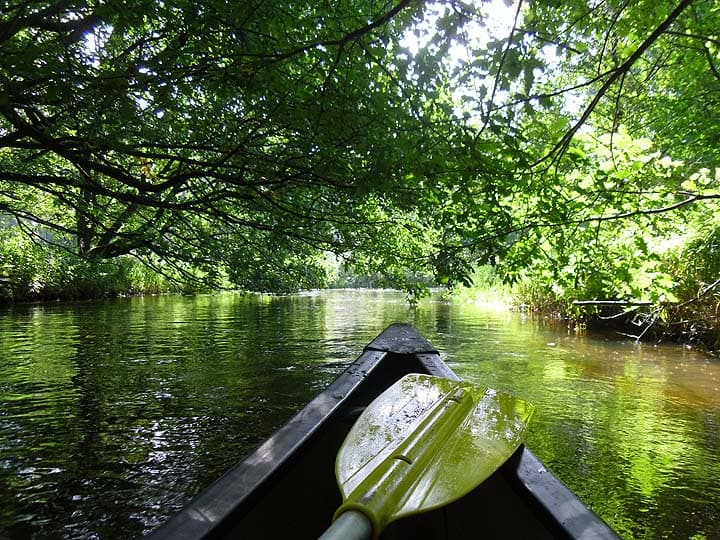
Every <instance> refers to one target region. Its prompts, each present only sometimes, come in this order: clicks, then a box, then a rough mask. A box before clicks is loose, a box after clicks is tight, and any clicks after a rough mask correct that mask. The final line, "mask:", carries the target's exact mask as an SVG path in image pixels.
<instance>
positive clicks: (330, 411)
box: [151, 324, 617, 540]
mask: <svg viewBox="0 0 720 540" xmlns="http://www.w3.org/2000/svg"><path fill="white" fill-rule="evenodd" d="M407 373H426V374H429V375H436V376H440V377H446V378H450V379H457V378H458V377H457V376H456V375H455V373H453V372H452V370H451V369H450V368H449V367H448V366H447V365H446V364H445V363H444V362H443V361H442V360H441V358H440V355H439V354H438V352H437V351H436V350H435V349H434V347H433V346H432V345H431V344H430V342H428V341H427V340H426V339H425V338H424V337H422V336H421V335H420V334H419V333H418V332H417V331H416V330H415V329H414V328H413V327H411V326H409V325H404V324H396V325H391V326H390V327H389V328H388V329H387V330H386V331H385V332H383V333H382V334H380V335H379V336H378V337H377V338H376V339H375V340H373V342H372V343H370V344H369V345H368V346H367V347H366V348H365V350H364V352H363V353H362V354H361V355H360V357H359V358H358V359H357V360H356V361H355V362H353V363H352V364H351V365H350V367H348V369H347V370H346V371H345V372H344V373H342V374H341V375H340V376H339V377H338V378H337V379H336V380H335V381H334V382H333V383H332V384H331V385H330V386H329V387H328V388H327V389H326V390H325V391H323V392H322V393H320V394H319V395H318V396H317V397H315V398H314V399H313V400H312V401H311V402H310V403H309V404H308V405H307V406H306V407H305V408H304V409H302V410H301V411H300V412H298V413H297V414H296V415H295V416H294V417H293V418H291V419H290V420H289V421H288V422H287V423H286V424H285V425H284V426H283V427H281V428H280V429H279V430H278V431H277V432H276V433H275V434H274V435H272V436H271V437H270V438H269V439H267V440H266V441H265V442H264V443H263V444H262V445H260V446H259V447H258V448H257V449H256V450H255V451H254V452H253V453H252V454H250V455H249V456H247V457H246V458H245V459H244V460H243V461H241V462H240V463H239V464H238V465H236V466H235V467H234V468H233V469H231V470H230V471H229V472H227V473H226V474H225V475H224V476H223V477H221V478H220V479H219V480H217V481H216V482H215V483H214V484H212V485H211V486H210V487H209V488H208V489H207V490H205V491H204V492H203V493H201V494H200V495H199V496H198V497H197V498H195V499H194V500H193V501H192V502H191V503H190V504H189V505H188V506H187V507H186V508H185V509H183V510H182V511H181V512H180V513H179V514H177V515H176V516H174V517H173V518H171V519H170V520H169V521H168V522H167V523H166V524H165V525H163V526H162V527H160V528H159V529H158V530H156V531H155V532H154V533H153V534H151V538H153V539H155V540H158V539H171V538H172V539H173V540H195V539H198V538H230V537H232V538H269V539H275V538H295V539H298V538H302V539H305V538H317V537H318V536H320V535H321V534H322V532H323V531H324V530H325V529H326V528H327V526H328V525H329V524H330V521H331V519H332V516H333V513H334V512H335V509H336V508H337V507H338V506H339V505H340V503H341V502H342V501H341V498H340V493H339V490H338V488H337V485H336V482H335V473H334V466H335V456H336V454H337V451H338V449H339V447H340V445H341V444H342V441H343V440H344V439H345V435H346V434H347V432H348V431H349V430H350V428H351V427H352V424H353V422H354V420H355V418H356V417H357V414H358V411H360V410H362V408H363V407H365V406H367V405H368V404H369V403H370V402H371V401H372V400H373V399H375V397H377V396H378V395H380V394H381V393H382V392H383V391H384V390H385V388H387V387H388V386H390V385H391V384H392V383H393V382H394V381H396V380H397V379H399V378H401V377H402V376H403V375H405V374H407ZM468 537H476V538H502V539H508V538H518V539H519V538H523V539H524V538H533V539H550V538H582V539H585V540H591V539H615V538H617V536H616V535H615V533H614V532H613V531H612V529H610V528H609V527H608V526H607V525H606V524H605V523H604V522H603V521H602V520H601V519H600V518H599V517H598V516H597V515H596V514H594V513H593V512H592V511H591V510H589V509H588V508H587V507H586V506H585V505H584V504H583V503H582V502H581V501H580V500H579V499H578V498H577V497H576V496H575V494H573V493H572V492H571V491H570V490H569V489H568V488H567V487H566V486H565V485H564V484H563V483H562V482H560V480H558V479H557V478H556V477H555V476H554V475H553V474H552V473H551V472H550V471H548V470H547V469H546V468H545V467H544V466H543V464H542V463H541V462H540V461H539V460H538V459H537V458H536V457H535V456H534V455H533V454H532V453H531V452H530V451H529V450H528V449H527V448H525V447H520V448H519V449H518V450H517V451H516V452H515V454H514V455H513V456H512V457H511V458H510V459H509V460H508V461H507V462H506V463H505V465H503V466H502V467H501V468H500V469H499V470H498V471H497V472H496V473H495V474H493V475H492V476H491V477H490V478H489V479H488V480H486V481H485V482H484V483H483V484H481V485H480V486H479V487H478V488H477V489H475V490H474V491H472V492H471V493H470V494H469V495H467V496H466V497H463V498H462V499H460V500H459V501H456V502H455V503H452V504H450V505H448V506H446V507H444V508H441V509H438V510H434V511H431V512H427V513H425V514H421V515H419V516H416V517H413V518H408V519H404V520H400V521H397V522H395V523H392V524H390V525H389V526H388V527H387V528H386V530H385V531H384V532H383V534H382V535H381V538H382V539H393V538H412V539H431V538H432V539H435V538H468Z"/></svg>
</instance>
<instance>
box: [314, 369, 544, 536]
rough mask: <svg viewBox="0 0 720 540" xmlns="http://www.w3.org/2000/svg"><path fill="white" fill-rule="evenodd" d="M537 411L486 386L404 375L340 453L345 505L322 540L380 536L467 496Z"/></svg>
mask: <svg viewBox="0 0 720 540" xmlns="http://www.w3.org/2000/svg"><path fill="white" fill-rule="evenodd" d="M533 410H534V408H533V406H532V405H530V404H529V403H527V402H525V401H522V400H520V399H516V398H514V397H512V396H509V395H507V394H502V393H499V392H496V391H494V390H490V389H487V388H477V387H474V386H472V385H470V384H467V383H463V382H459V381H451V380H449V379H443V378H440V377H432V376H429V375H419V374H411V375H406V376H405V377H403V378H402V379H400V380H399V381H397V382H396V383H395V384H394V385H393V386H391V387H390V388H388V389H387V390H386V391H385V392H384V393H383V394H382V395H380V396H379V397H378V398H377V399H375V401H373V402H372V403H371V404H370V405H369V406H368V407H367V408H366V409H365V411H363V413H362V414H361V415H360V418H358V420H357V422H356V423H355V425H354V426H353V427H352V429H351V430H350V433H349V434H348V436H347V437H346V439H345V442H344V443H343V445H342V447H341V448H340V451H339V453H338V456H337V460H336V463H335V474H336V476H337V481H338V486H339V487H340V491H341V492H342V496H343V501H344V502H343V504H342V505H341V506H340V508H338V510H337V512H335V517H334V522H333V524H332V526H331V527H330V528H329V529H328V530H327V531H325V533H324V534H323V535H322V537H321V540H334V539H341V538H342V539H343V540H350V539H367V538H373V537H374V538H377V537H378V536H379V535H380V533H381V532H382V530H383V529H384V528H385V526H386V525H387V524H389V523H390V522H392V521H395V520H396V519H399V518H402V517H406V516H410V515H413V514H417V513H420V512H425V511H428V510H432V509H434V508H438V507H441V506H444V505H446V504H449V503H451V502H453V501H455V500H457V499H459V498H461V497H462V496H464V495H466V494H467V493H469V492H470V491H472V490H473V489H474V488H475V487H477V486H478V485H479V484H480V483H482V482H483V481H484V480H485V479H487V478H488V477H489V476H490V475H491V474H492V473H493V472H494V471H495V470H496V469H497V468H498V467H500V466H501V465H502V464H503V463H504V462H505V461H506V460H507V459H508V458H509V457H510V456H511V455H512V454H513V452H514V451H515V450H516V449H517V447H518V446H519V445H520V443H521V442H522V440H523V438H524V436H525V429H526V426H527V423H528V421H529V420H530V418H531V417H532V414H533Z"/></svg>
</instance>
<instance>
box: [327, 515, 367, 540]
mask: <svg viewBox="0 0 720 540" xmlns="http://www.w3.org/2000/svg"><path fill="white" fill-rule="evenodd" d="M372 536H373V526H372V523H371V522H370V520H369V519H368V518H367V517H366V516H365V514H363V513H362V512H356V511H355V510H348V511H347V512H343V513H342V514H340V515H339V516H338V518H337V519H336V520H335V521H334V522H333V524H332V525H331V526H330V527H329V528H328V529H327V530H326V531H325V532H324V533H323V535H322V536H321V537H320V540H369V539H370V538H372Z"/></svg>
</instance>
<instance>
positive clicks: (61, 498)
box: [0, 291, 720, 539]
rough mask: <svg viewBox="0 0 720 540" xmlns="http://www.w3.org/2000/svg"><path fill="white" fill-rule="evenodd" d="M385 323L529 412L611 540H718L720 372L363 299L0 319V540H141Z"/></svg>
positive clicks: (527, 321)
mask: <svg viewBox="0 0 720 540" xmlns="http://www.w3.org/2000/svg"><path fill="white" fill-rule="evenodd" d="M394 321H407V322H411V323H413V324H415V325H416V326H417V327H418V329H419V330H420V331H421V332H423V333H424V334H425V335H426V336H427V337H428V338H429V339H430V340H431V341H432V342H433V343H434V344H435V346H436V347H437V348H438V349H440V350H441V351H443V356H444V357H445V359H446V360H447V361H448V362H449V363H450V365H451V366H452V367H453V369H455V370H456V371H457V372H458V374H459V375H460V376H461V377H463V378H465V379H467V380H470V381H473V382H476V383H479V384H482V385H487V386H491V387H494V388H496V389H498V390H504V391H508V392H511V393H513V394H515V395H517V396H518V397H521V398H524V399H527V400H528V401H531V402H533V403H534V404H535V406H536V415H535V419H534V423H533V425H532V428H531V432H530V437H529V441H528V445H529V446H530V447H531V448H532V449H533V450H534V451H535V452H536V453H537V454H538V456H539V457H540V458H541V459H542V460H543V461H545V463H546V464H547V465H548V466H549V467H550V468H552V469H553V471H555V472H556V473H557V474H558V476H560V477H561V478H562V479H563V480H564V481H565V482H566V483H567V484H568V485H569V486H570V487H571V488H572V489H573V490H574V491H576V492H577V493H578V494H579V495H580V496H581V498H582V499H583V500H585V501H586V502H587V503H588V504H590V505H591V506H592V507H593V508H594V509H595V510H596V511H597V512H598V513H600V514H601V515H602V516H603V517H604V518H605V519H606V520H607V521H608V522H610V523H611V525H612V526H613V527H615V528H616V529H617V530H618V531H619V532H620V533H621V534H622V535H623V536H624V537H627V538H691V537H693V536H695V538H697V539H700V538H703V537H705V538H708V539H709V538H718V537H720V525H718V523H720V487H719V486H720V457H719V456H720V425H719V424H720V422H719V421H718V418H720V392H719V390H720V362H718V361H717V360H714V359H711V358H708V357H706V356H703V355H700V354H697V353H694V352H692V351H688V350H685V349H683V348H681V347H653V346H649V345H636V344H634V343H632V342H629V341H627V340H619V339H616V338H615V337H613V336H608V337H602V336H600V337H587V336H576V335H574V334H568V333H567V332H566V331H565V330H564V329H563V328H561V327H556V326H553V325H550V324H547V323H543V321H538V320H535V319H532V318H529V317H527V316H524V315H522V314H510V313H504V312H496V311H490V310H488V309H483V308H480V307H477V306H473V305H451V304H447V303H443V302H438V301H426V302H423V303H421V305H420V306H419V307H418V308H417V309H409V308H408V307H407V305H406V304H405V302H404V299H403V296H402V295H401V294H399V293H393V292H379V291H365V292H357V291H356V292H351V291H328V292H323V293H309V294H303V295H295V296H289V297H267V296H242V295H218V296H199V297H192V298H190V297H160V298H135V299H119V300H114V301H107V302H97V303H83V304H73V305H69V304H53V305H42V306H20V307H15V308H12V309H6V310H5V311H2V312H0V537H7V538H13V539H14V538H27V537H31V536H35V537H47V536H54V537H67V538H72V537H83V538H85V537H97V538H110V537H112V538H116V537H126V538H131V537H138V536H140V535H142V534H143V533H145V532H148V531H149V530H151V529H152V528H154V527H156V526H157V525H158V524H159V523H161V522H162V521H163V520H165V519H166V518H167V517H168V516H169V515H171V514H172V513H173V512H175V511H177V510H178V509H179V508H180V507H181V506H182V505H183V504H185V503H186V502H187V501H188V500H189V499H190V498H191V497H192V496H193V495H194V494H195V493H197V492H198V491H199V490H201V489H202V488H203V487H205V486H207V485H208V484H209V483H210V482H211V481H212V480H213V479H215V478H216V477H218V476H219V475H220V474H221V473H222V472H223V471H224V470H226V469H227V468H229V467H230V466H231V465H232V464H233V463H234V462H236V461H237V460H238V459H239V458H240V457H241V456H242V455H243V454H245V453H247V452H248V451H250V450H251V449H252V448H253V447H254V446H255V445H256V444H257V443H258V442H259V441H261V440H262V439H263V438H264V437H266V436H267V435H268V434H269V433H270V432H271V431H272V430H273V429H274V428H275V427H277V426H278V425H280V424H281V423H282V422H283V421H284V420H285V419H286V418H288V417H289V416H290V415H291V414H292V412H293V411H294V410H296V409H298V408H299V407H301V406H302V405H303V404H304V403H306V402H307V401H308V400H309V399H310V398H312V397H313V396H314V395H315V394H316V393H317V392H318V391H319V390H320V389H322V388H323V387H324V386H326V385H327V384H328V383H329V382H330V381H331V380H332V379H333V378H334V377H335V376H336V375H337V374H338V373H339V372H340V371H341V370H342V369H343V366H344V365H346V364H347V362H349V361H351V360H353V359H354V358H355V357H356V356H357V354H358V353H359V351H360V350H361V348H362V346H363V345H365V344H366V343H368V342H369V341H370V340H371V339H372V338H373V337H374V336H375V335H376V334H377V333H379V332H380V331H381V330H382V329H383V328H384V327H385V326H387V325H388V324H389V323H391V322H394Z"/></svg>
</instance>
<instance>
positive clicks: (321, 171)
mask: <svg viewBox="0 0 720 540" xmlns="http://www.w3.org/2000/svg"><path fill="white" fill-rule="evenodd" d="M505 4H506V5H509V6H510V7H509V8H505V13H506V15H507V16H508V19H507V23H506V24H504V25H502V24H499V23H497V21H494V18H497V14H498V13H502V12H503V8H502V7H501V4H500V3H499V2H482V1H476V2H465V1H461V0H444V1H437V2H430V3H426V4H419V3H414V2H410V1H409V0H398V1H397V2H396V3H380V2H376V1H375V0H361V1H359V2H352V3H348V2H336V3H316V2H309V1H305V2H299V3H298V2H292V3H289V2H287V1H283V0H272V1H267V2H261V3H253V2H250V3H248V2H230V3H227V2H221V1H215V0H210V1H208V2H203V3H197V2H190V1H188V0H178V1H176V2H172V3H167V2H160V1H158V0H146V1H143V2H141V3H137V2H136V3H133V4H132V5H131V4H128V3H126V2H124V1H122V0H110V1H107V2H99V1H89V2H72V1H70V2H60V3H57V2H50V1H44V2H43V1H40V2H32V3H30V2H16V3H13V4H12V5H8V6H7V7H6V8H5V9H4V11H3V15H2V19H0V50H1V52H2V54H0V85H2V92H0V213H2V215H4V216H9V218H11V219H12V220H13V221H14V223H15V224H16V225H17V226H18V227H20V228H21V229H22V230H23V231H24V232H25V234H26V235H27V236H28V237H29V238H33V239H34V240H35V241H40V242H44V243H47V244H55V245H57V246H58V247H59V248H61V249H62V250H65V251H66V252H72V253H74V254H75V255H77V256H79V257H81V258H83V259H85V260H88V261H96V262H97V261H102V260H107V261H112V260H116V259H118V258H119V257H123V256H131V257H133V258H134V259H135V260H139V261H142V262H143V263H144V264H146V265H148V266H149V267H151V268H153V269H155V270H157V271H159V272H161V273H163V274H165V275H167V276H169V277H171V278H173V279H178V280H179V281H181V282H186V283H196V284H197V285H196V286H203V287H217V286H221V285H230V286H238V287H241V288H245V289H253V290H264V291H289V290H294V289H296V288H310V287H322V286H327V285H328V284H330V283H332V282H333V280H334V279H335V278H334V275H333V271H332V269H331V268H329V267H328V265H327V261H328V257H330V258H333V257H340V258H342V259H344V260H347V261H348V268H352V270H353V272H354V273H355V274H359V275H366V276H373V275H376V276H382V278H383V283H387V284H390V285H393V286H401V287H404V288H405V289H406V290H408V291H409V292H410V294H411V296H413V295H415V296H417V295H419V294H422V293H423V291H424V290H426V287H427V285H426V283H425V282H424V281H422V280H418V279H417V276H418V275H421V276H425V275H429V274H431V275H432V277H433V280H434V282H435V284H438V285H445V286H448V287H452V286H454V285H457V284H463V285H469V284H471V283H472V279H473V271H474V269H475V268H477V267H479V266H483V265H488V264H489V265H493V266H494V267H495V268H496V271H497V272H498V275H501V276H502V277H503V279H504V280H505V281H506V282H508V283H523V284H524V285H523V287H525V290H527V291H529V292H530V291H531V293H532V295H533V296H535V297H537V300H538V301H539V302H545V303H549V304H547V305H554V306H558V307H560V308H561V309H564V308H567V306H568V305H569V304H570V302H571V301H572V300H574V299H620V300H623V299H636V300H649V301H653V302H659V303H663V302H665V303H667V302H681V301H682V300H683V298H685V297H686V296H687V294H689V290H691V289H697V288H698V287H702V286H703V285H702V283H712V282H714V280H715V279H717V277H718V276H713V275H712V273H713V272H715V271H716V270H715V269H714V268H715V267H714V266H713V264H714V263H713V264H709V266H708V270H707V273H705V274H702V275H700V273H695V272H694V271H692V270H691V266H692V262H690V261H692V260H706V261H709V262H712V261H713V256H712V255H711V252H712V249H711V248H710V247H708V249H706V250H705V251H703V249H701V248H700V246H702V245H707V246H711V245H714V244H712V243H711V242H710V239H711V238H712V235H713V234H714V233H713V232H712V229H711V228H708V227H705V225H704V223H706V222H707V216H711V215H714V213H716V212H717V210H718V208H717V203H718V200H719V199H720V186H718V182H720V176H719V175H718V173H717V171H718V170H719V169H720V167H719V166H718V158H719V157H720V148H718V143H717V141H718V140H720V133H718V126H720V122H718V121H717V120H718V114H719V112H718V111H719V110H720V109H719V108H718V104H720V38H718V36H717V34H716V29H717V28H718V25H719V24H720V7H718V6H716V5H715V3H714V2H712V1H711V0H660V1H656V0H640V1H637V2H627V1H624V0H605V1H601V2H600V1H595V0H569V1H564V2H558V1H557V0H537V1H528V2H520V1H516V2H506V3H505ZM38 230H42V231H44V232H43V234H39V235H38V234H37V231H38ZM706 240H707V242H706ZM685 242H690V243H689V244H687V246H686V249H685V251H684V252H683V251H682V250H683V249H684V248H683V243H685ZM693 246H696V248H697V249H695V248H693ZM8 249H10V248H8ZM680 252H683V253H686V254H688V255H687V256H688V257H690V254H694V253H697V256H695V255H692V257H691V258H689V259H688V262H687V267H682V265H678V263H677V261H676V259H674V257H677V256H678V255H677V254H678V253H680ZM28 256H29V255H28ZM673 261H676V262H675V263H673ZM6 264H7V263H6ZM13 264H14V265H16V266H17V267H18V268H20V267H23V266H33V264H32V263H30V262H23V260H22V259H18V263H13ZM93 264H96V263H93ZM681 267H682V268H681ZM13 271H15V270H13ZM17 271H18V272H20V270H19V269H18V270H17ZM696 274H697V275H696ZM23 279H25V278H23ZM538 295H540V296H538ZM541 296H544V299H543V298H541Z"/></svg>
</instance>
